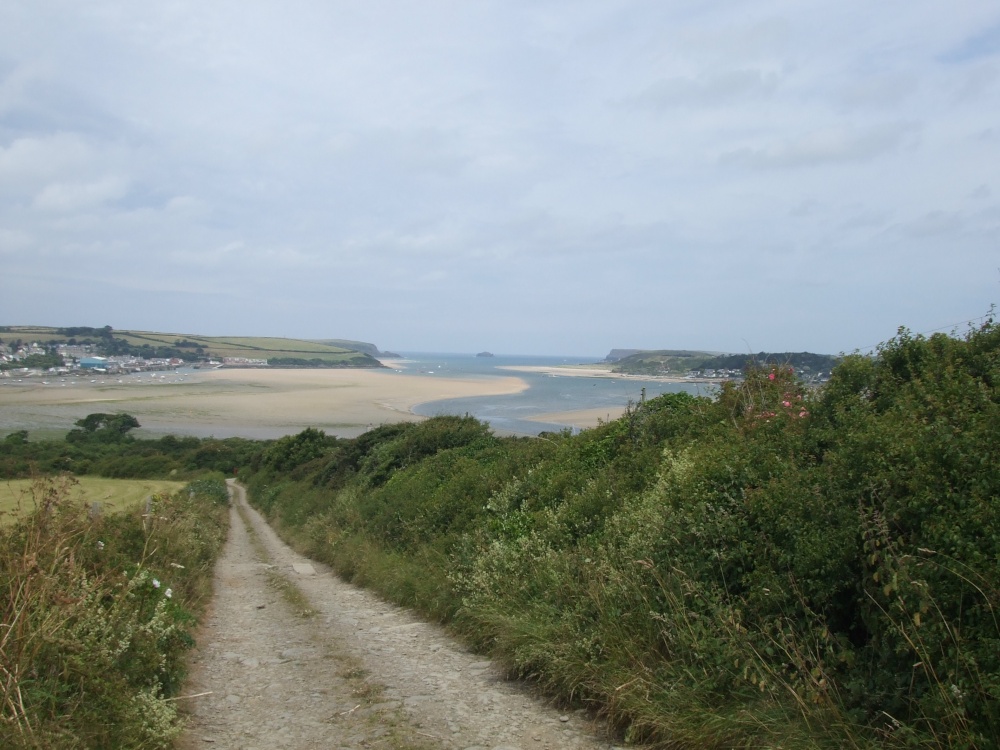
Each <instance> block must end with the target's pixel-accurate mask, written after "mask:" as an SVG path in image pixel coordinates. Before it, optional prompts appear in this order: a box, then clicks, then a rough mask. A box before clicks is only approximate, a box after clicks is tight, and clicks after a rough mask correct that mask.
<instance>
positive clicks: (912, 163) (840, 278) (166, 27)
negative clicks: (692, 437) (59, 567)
mask: <svg viewBox="0 0 1000 750" xmlns="http://www.w3.org/2000/svg"><path fill="white" fill-rule="evenodd" d="M998 240H1000V6H998V5H997V3H996V2H995V0H949V2H944V1H943V0H884V1H883V2H879V3H872V2H870V0H837V1H836V2H833V1H832V0H825V1H823V2H811V1H808V0H807V1H806V2H803V1H802V0H758V1H757V2H753V3H748V2H738V1H737V0H699V2H678V1H676V0H530V1H529V0H421V2H403V1H402V0H364V1H363V2H362V1H360V0H351V1H347V0H280V2H278V1H277V0H252V1H250V2H248V1H247V0H210V1H208V2H206V1H205V0H199V1H198V2H195V1H194V0H191V1H189V0H155V1H153V2H132V1H131V0H88V1H87V2H78V1H77V0H31V1H30V2H22V1H20V0H0V273H2V275H0V279H2V286H0V324H40V325H94V326H103V325H111V326H113V327H115V328H139V329H146V330H160V331H170V332H178V333H201V334H213V335H227V334H229V335H236V334H244V335H279V336H293V337H301V338H322V337H340V338H354V339H360V340H365V341H371V342H373V343H375V344H377V345H378V346H380V347H382V348H387V349H397V350H423V351H457V352H462V351H478V350H481V349H490V350H492V351H494V352H498V353H501V352H502V353H552V354H601V355H603V354H604V353H606V352H607V350H608V349H610V348H612V347H638V348H687V347H694V348H700V349H710V350H719V351H736V352H741V351H747V350H751V351H761V350H768V351H787V350H794V351H801V350H809V351H818V352H830V353H834V352H840V351H852V350H854V349H864V348H868V347H871V346H873V345H875V344H877V343H879V342H880V341H883V340H885V339H887V338H889V337H891V336H892V335H893V334H894V333H895V331H896V329H897V327H898V326H901V325H905V326H907V327H909V328H910V329H911V330H913V331H915V332H930V331H932V330H935V329H939V328H946V329H950V328H949V327H951V326H953V325H954V324H960V325H959V328H960V329H963V330H964V324H962V322H963V321H968V320H970V319H975V318H979V317H981V316H983V315H984V314H985V313H986V312H987V311H988V310H989V308H990V305H991V304H992V303H994V302H997V301H1000V242H998Z"/></svg>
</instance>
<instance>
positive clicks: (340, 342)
mask: <svg viewBox="0 0 1000 750" xmlns="http://www.w3.org/2000/svg"><path fill="white" fill-rule="evenodd" d="M314 341H315V342H316V343H317V344H326V345H327V346H339V347H340V348H341V349H350V350H351V351H355V352H361V353H362V354H367V355H368V356H370V357H375V358H379V357H385V358H387V359H399V357H400V355H398V354H395V353H394V352H382V351H379V348H378V347H377V346H375V344H369V343H367V342H365V341H351V340H350V339H314Z"/></svg>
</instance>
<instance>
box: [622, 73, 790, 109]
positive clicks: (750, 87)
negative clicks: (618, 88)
mask: <svg viewBox="0 0 1000 750" xmlns="http://www.w3.org/2000/svg"><path fill="white" fill-rule="evenodd" d="M778 81H779V76H778V74H776V73H773V72H765V71H762V70H751V69H741V70H729V71H725V72H721V73H711V74H703V75H698V76H691V77H674V78H663V79H660V80H659V81H657V82H655V83H653V84H651V85H650V86H648V87H647V88H646V89H645V90H643V91H642V92H640V93H639V94H637V95H636V96H634V97H631V98H630V99H626V100H625V103H626V104H630V105H632V106H636V107H641V108H651V109H668V108H672V107H718V106H727V105H733V104H737V103H740V102H743V101H746V100H749V99H761V98H765V97H768V96H770V95H771V94H772V93H773V92H774V91H775V89H776V88H777V86H778Z"/></svg>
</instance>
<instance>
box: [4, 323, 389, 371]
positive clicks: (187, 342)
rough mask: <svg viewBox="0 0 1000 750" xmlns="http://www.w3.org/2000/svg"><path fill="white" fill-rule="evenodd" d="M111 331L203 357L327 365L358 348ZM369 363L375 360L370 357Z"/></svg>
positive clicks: (16, 333) (47, 335) (7, 332)
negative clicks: (308, 361)
mask: <svg viewBox="0 0 1000 750" xmlns="http://www.w3.org/2000/svg"><path fill="white" fill-rule="evenodd" d="M112 335H113V336H114V337H115V338H116V339H124V340H125V341H126V342H127V343H128V344H129V345H130V346H135V347H140V346H143V345H148V346H151V347H171V348H181V349H182V350H185V351H191V352H194V351H195V349H196V347H201V350H202V352H203V354H204V356H205V357H211V358H214V359H222V358H223V357H245V358H247V359H275V358H279V359H300V360H314V359H316V360H320V361H321V362H323V363H324V364H326V365H332V366H336V365H338V364H340V363H345V362H349V361H351V360H352V359H353V358H356V357H358V356H364V355H363V354H359V352H358V351H355V350H352V349H347V348H345V347H342V346H334V345H331V344H328V343H322V342H319V341H305V340H303V339H288V338H277V337H266V336H199V335H197V334H191V333H159V332H154V331H133V330H127V329H115V330H114V331H112ZM0 337H2V338H3V339H4V340H14V339H21V340H22V341H25V342H28V341H34V342H38V343H40V344H44V343H48V342H53V341H56V342H63V341H66V339H67V337H66V335H65V334H64V333H60V331H59V329H58V328H50V327H46V326H5V327H4V328H3V332H2V333H0ZM77 338H78V339H79V340H81V341H83V340H87V339H89V340H92V341H95V342H96V341H97V337H95V336H84V335H81V336H78V337H77ZM372 366H377V363H376V362H375V361H374V360H372Z"/></svg>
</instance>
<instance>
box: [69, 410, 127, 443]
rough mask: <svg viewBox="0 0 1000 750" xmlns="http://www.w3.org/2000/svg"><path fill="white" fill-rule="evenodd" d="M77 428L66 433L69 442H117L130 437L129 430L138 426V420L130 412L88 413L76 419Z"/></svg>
mask: <svg viewBox="0 0 1000 750" xmlns="http://www.w3.org/2000/svg"><path fill="white" fill-rule="evenodd" d="M76 426H77V428H78V429H76V430H70V431H69V434H68V435H66V440H67V441H69V442H71V443H72V442H80V441H83V440H95V441H97V442H103V443H118V442H122V441H124V440H127V439H129V438H130V436H129V434H128V433H129V431H130V430H133V429H135V428H136V427H140V426H141V425H140V424H139V420H138V419H136V418H135V417H133V416H132V415H131V414H125V413H124V412H121V413H119V414H102V413H97V414H88V415H87V416H86V417H84V418H83V419H78V420H77V421H76Z"/></svg>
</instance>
